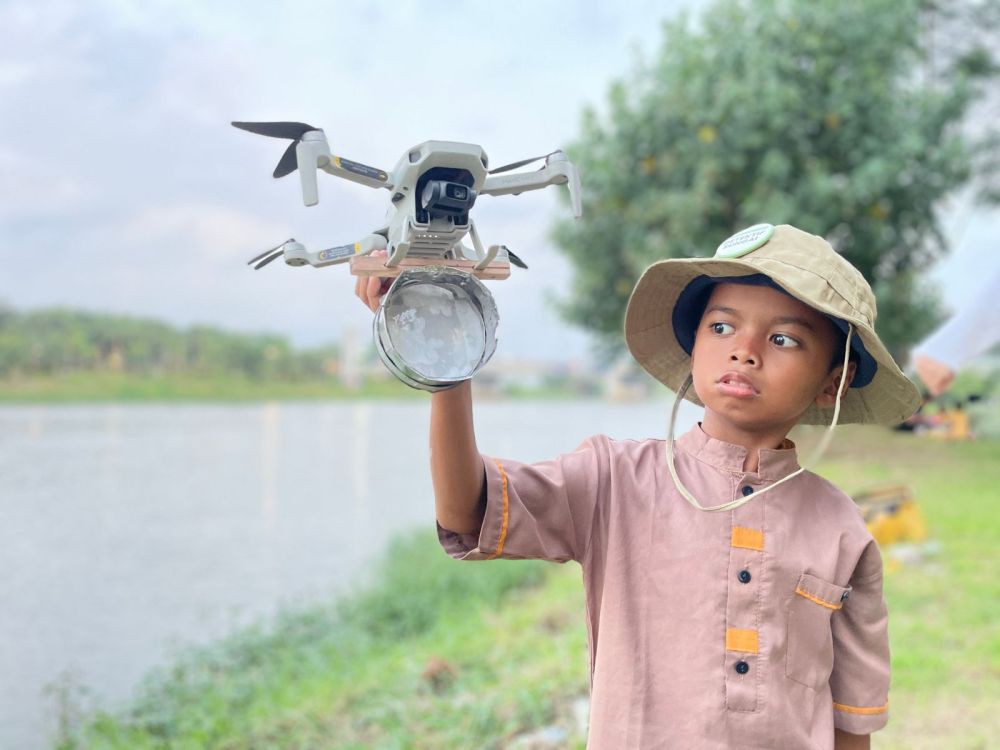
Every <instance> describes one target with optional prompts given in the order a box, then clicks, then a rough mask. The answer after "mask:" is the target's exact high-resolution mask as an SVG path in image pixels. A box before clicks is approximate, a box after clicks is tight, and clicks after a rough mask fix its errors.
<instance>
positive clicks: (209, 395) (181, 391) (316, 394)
mask: <svg viewBox="0 0 1000 750" xmlns="http://www.w3.org/2000/svg"><path fill="white" fill-rule="evenodd" d="M418 396H419V392H418V391H415V390H413V389H412V388H408V387H407V386H405V385H403V384H402V383H400V382H399V381H398V380H396V379H395V378H392V379H386V380H384V381H370V382H366V383H364V384H363V385H361V386H359V387H358V388H348V387H347V386H345V385H344V384H343V383H341V382H339V381H337V380H335V379H334V378H326V379H323V380H255V379H251V378H245V377H239V376H236V375H205V376H202V375H193V374H192V375H181V374H171V375H139V374H134V373H114V372H82V371H81V372H68V373H64V374H61V375H45V376H42V375H35V376H31V377H25V378H17V379H10V378H8V379H3V380H0V403H8V404H17V403H40V404H55V403H72V402H81V403H99V402H109V401H119V402H150V401H234V402H239V401H263V400H308V399H354V398H393V399H396V398H414V397H418Z"/></svg>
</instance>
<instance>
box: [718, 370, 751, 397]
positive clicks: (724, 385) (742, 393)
mask: <svg viewBox="0 0 1000 750" xmlns="http://www.w3.org/2000/svg"><path fill="white" fill-rule="evenodd" d="M715 383H716V385H717V386H718V387H719V390H720V391H721V392H722V393H724V394H726V395H727V396H738V397H744V398H746V397H750V396H757V395H759V393H760V392H759V391H758V390H757V388H756V386H754V384H753V381H751V380H750V378H748V377H747V376H746V375H741V374H740V373H738V372H727V373H726V374H724V375H723V376H722V377H720V378H719V379H718V380H717V381H715Z"/></svg>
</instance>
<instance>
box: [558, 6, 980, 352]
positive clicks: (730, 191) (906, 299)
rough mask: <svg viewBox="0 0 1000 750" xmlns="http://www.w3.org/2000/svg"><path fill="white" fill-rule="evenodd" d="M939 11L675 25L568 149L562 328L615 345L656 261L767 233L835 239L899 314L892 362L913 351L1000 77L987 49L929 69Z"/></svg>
mask: <svg viewBox="0 0 1000 750" xmlns="http://www.w3.org/2000/svg"><path fill="white" fill-rule="evenodd" d="M956 7H958V6H957V5H956V4H949V5H948V6H947V8H948V9H949V11H948V12H949V18H951V16H952V15H953V14H954V12H955V8H956ZM944 12H945V11H942V10H939V9H937V8H934V7H933V6H931V5H930V4H929V3H927V2H923V1H921V0H865V2H861V1H860V0H849V1H848V2H842V3H822V2H814V0H753V1H748V2H741V1H740V0H717V2H715V3H714V4H713V5H712V6H711V7H709V8H708V9H707V10H706V11H705V13H704V14H703V16H702V17H701V18H700V20H699V22H698V23H697V24H691V23H690V22H689V21H688V20H687V19H681V20H680V21H676V22H669V23H666V24H664V27H663V42H662V46H661V48H660V50H659V52H658V54H657V55H656V56H655V59H653V60H652V61H649V62H647V63H645V64H643V65H641V66H640V67H638V69H637V70H635V71H634V72H633V74H632V76H631V77H630V78H628V79H626V80H624V81H619V82H617V83H615V84H614V85H613V86H612V88H611V90H610V92H609V95H608V101H607V107H606V112H605V113H604V114H602V115H598V114H597V113H596V112H595V111H594V110H588V111H587V112H585V114H584V118H583V124H582V133H581V135H580V137H579V140H578V141H577V142H576V144H575V145H573V146H572V147H571V148H570V149H568V150H569V152H570V154H571V156H572V158H573V159H574V160H575V162H576V163H577V165H578V167H579V168H580V172H581V175H582V180H583V185H584V215H583V218H582V219H581V220H566V221H563V222H561V223H560V224H559V225H558V226H557V227H556V231H555V239H556V241H557V243H558V244H559V246H560V247H561V249H562V250H563V252H564V253H565V254H566V255H567V256H568V258H569V259H570V261H571V262H572V264H573V266H574V267H575V270H576V273H575V276H574V280H573V285H572V288H571V289H570V290H569V295H568V297H567V298H566V299H565V300H564V301H563V303H562V305H561V308H562V312H563V313H564V314H565V316H566V317H567V318H568V319H569V320H570V321H573V322H575V323H577V324H579V325H581V326H583V327H585V328H588V329H590V330H592V331H594V332H596V333H598V334H600V335H601V336H602V337H603V338H604V340H605V343H606V344H607V345H609V346H612V347H620V346H621V345H622V342H621V340H620V338H621V336H620V331H621V325H622V318H623V314H624V308H625V304H626V302H627V300H628V296H629V293H630V292H631V289H632V286H633V284H634V283H635V280H636V279H637V278H638V276H639V275H640V273H641V272H642V270H643V269H644V268H645V267H646V266H647V265H649V264H650V263H652V262H654V261H656V260H659V259H661V258H665V257H694V256H703V255H707V254H710V253H711V252H712V251H713V250H714V248H715V247H716V246H717V245H718V244H719V243H720V242H721V241H722V240H723V239H725V238H726V237H727V236H729V235H730V234H732V233H733V232H735V231H737V230H739V229H741V228H743V227H746V226H748V225H750V224H755V223H758V222H762V221H763V222H770V223H774V224H781V223H791V224H795V225H796V226H799V227H801V228H802V229H805V230H807V231H810V232H813V233H816V234H820V235H823V236H826V237H827V238H828V239H830V240H831V242H833V243H834V245H835V246H836V247H837V248H838V249H839V250H840V251H841V252H843V253H844V255H845V256H846V257H847V258H848V259H849V260H850V261H851V262H852V263H853V264H854V265H855V266H856V267H857V268H858V269H859V270H861V272H862V273H863V274H864V275H865V276H866V278H868V279H869V280H870V281H872V282H873V286H874V287H875V288H876V290H877V294H878V297H879V303H880V309H882V310H891V311H892V315H891V316H889V319H886V317H885V316H883V317H882V318H881V319H880V321H879V323H880V333H883V335H884V338H885V339H886V342H887V344H888V345H889V346H890V348H892V349H894V350H895V351H896V353H899V352H900V350H901V349H902V348H903V347H905V346H906V345H907V344H909V343H912V342H914V341H916V340H919V339H920V338H921V337H922V336H923V335H924V334H925V333H927V332H928V331H929V330H930V329H931V328H932V327H933V325H934V324H935V322H936V319H937V315H938V308H937V304H936V302H937V298H936V296H934V295H933V294H930V295H928V294H924V293H921V289H922V287H921V283H920V274H921V272H923V271H925V270H926V269H927V268H928V267H929V266H930V265H931V263H933V261H935V260H936V259H937V258H939V257H940V256H941V255H942V254H943V253H945V252H946V251H947V238H946V237H943V236H942V234H941V229H940V226H939V223H938V220H937V216H936V212H937V210H938V207H939V206H940V203H941V200H942V199H943V198H944V197H945V196H947V195H948V194H950V193H952V192H953V191H954V190H956V189H957V188H959V187H961V186H963V185H964V184H966V183H967V182H968V181H969V180H970V179H971V178H972V177H973V175H974V165H975V164H977V163H980V162H983V163H986V162H984V161H983V160H984V158H985V157H986V156H988V154H996V153H997V149H998V146H997V145H994V144H992V143H991V140H990V139H991V137H993V134H987V135H986V136H985V137H984V138H983V139H982V140H981V141H975V142H973V141H972V140H970V138H969V137H968V136H967V135H965V134H964V133H963V132H962V130H961V129H960V125H961V124H962V122H963V119H964V118H965V116H966V114H967V112H968V110H969V108H970V106H971V105H972V103H973V102H974V101H975V100H976V97H977V96H978V94H979V89H978V88H977V86H978V84H979V83H980V82H982V81H983V80H985V79H987V78H988V77H991V76H993V75H995V72H996V66H995V64H994V63H993V60H992V57H991V55H990V53H989V52H988V51H987V50H986V49H984V48H982V47H979V46H971V47H969V48H963V47H961V45H960V46H959V47H958V48H957V49H954V50H952V51H951V52H949V55H948V56H947V58H946V59H937V60H935V65H939V66H940V65H944V66H945V67H946V69H943V70H937V69H935V71H933V74H932V73H931V72H929V68H928V66H929V64H930V63H929V62H928V57H927V52H926V50H925V49H924V47H923V45H924V44H925V43H926V38H927V35H926V34H925V33H924V32H923V30H924V29H925V28H926V27H928V26H929V25H930V23H931V22H930V19H931V17H935V18H936V17H937V16H938V15H942V14H943V13H944ZM952 20H953V21H954V19H952ZM955 23H957V21H955ZM993 28H994V29H995V28H996V27H995V26H994V27H993ZM969 44H970V45H971V44H972V43H971V42H969ZM967 46H968V45H967Z"/></svg>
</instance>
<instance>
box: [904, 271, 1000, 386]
mask: <svg viewBox="0 0 1000 750" xmlns="http://www.w3.org/2000/svg"><path fill="white" fill-rule="evenodd" d="M998 310H1000V272H998V273H995V274H994V275H993V277H992V278H991V279H990V280H989V281H988V282H986V285H985V286H983V288H982V289H981V290H980V291H979V294H977V295H976V296H975V297H974V298H973V299H972V300H971V301H970V302H969V304H966V305H964V306H963V307H962V308H960V309H959V310H958V312H957V313H955V315H954V316H952V317H951V318H950V319H949V320H948V321H947V322H946V323H945V324H944V325H942V326H941V327H940V328H938V329H937V330H936V331H935V332H934V333H932V334H931V335H930V336H929V337H927V338H926V339H924V340H923V341H922V342H920V343H919V344H918V345H917V346H916V347H914V349H913V354H914V355H917V354H923V355H924V356H927V357H930V358H932V359H936V360H937V361H938V362H943V363H944V364H946V365H948V366H949V367H950V368H951V369H953V370H957V369H959V368H960V367H961V366H962V365H964V364H965V363H967V362H969V361H970V360H972V359H975V358H976V357H977V356H979V355H980V354H982V353H983V352H985V351H986V350H987V349H989V348H990V347H992V346H993V345H994V344H996V343H997V342H1000V312H998Z"/></svg>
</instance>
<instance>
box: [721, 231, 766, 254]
mask: <svg viewBox="0 0 1000 750" xmlns="http://www.w3.org/2000/svg"><path fill="white" fill-rule="evenodd" d="M772 234H774V224H754V225H753V226H752V227H749V228H747V229H744V230H742V231H740V232H737V233H736V234H734V235H733V236H732V237H730V238H729V239H728V240H726V241H725V242H723V243H722V244H721V245H719V249H718V250H716V251H715V257H716V258H739V257H740V256H741V255H746V254H747V253H749V252H751V251H752V250H756V249H757V248H758V247H760V246H761V245H763V244H764V243H765V242H767V241H768V240H769V239H771V235H772Z"/></svg>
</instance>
